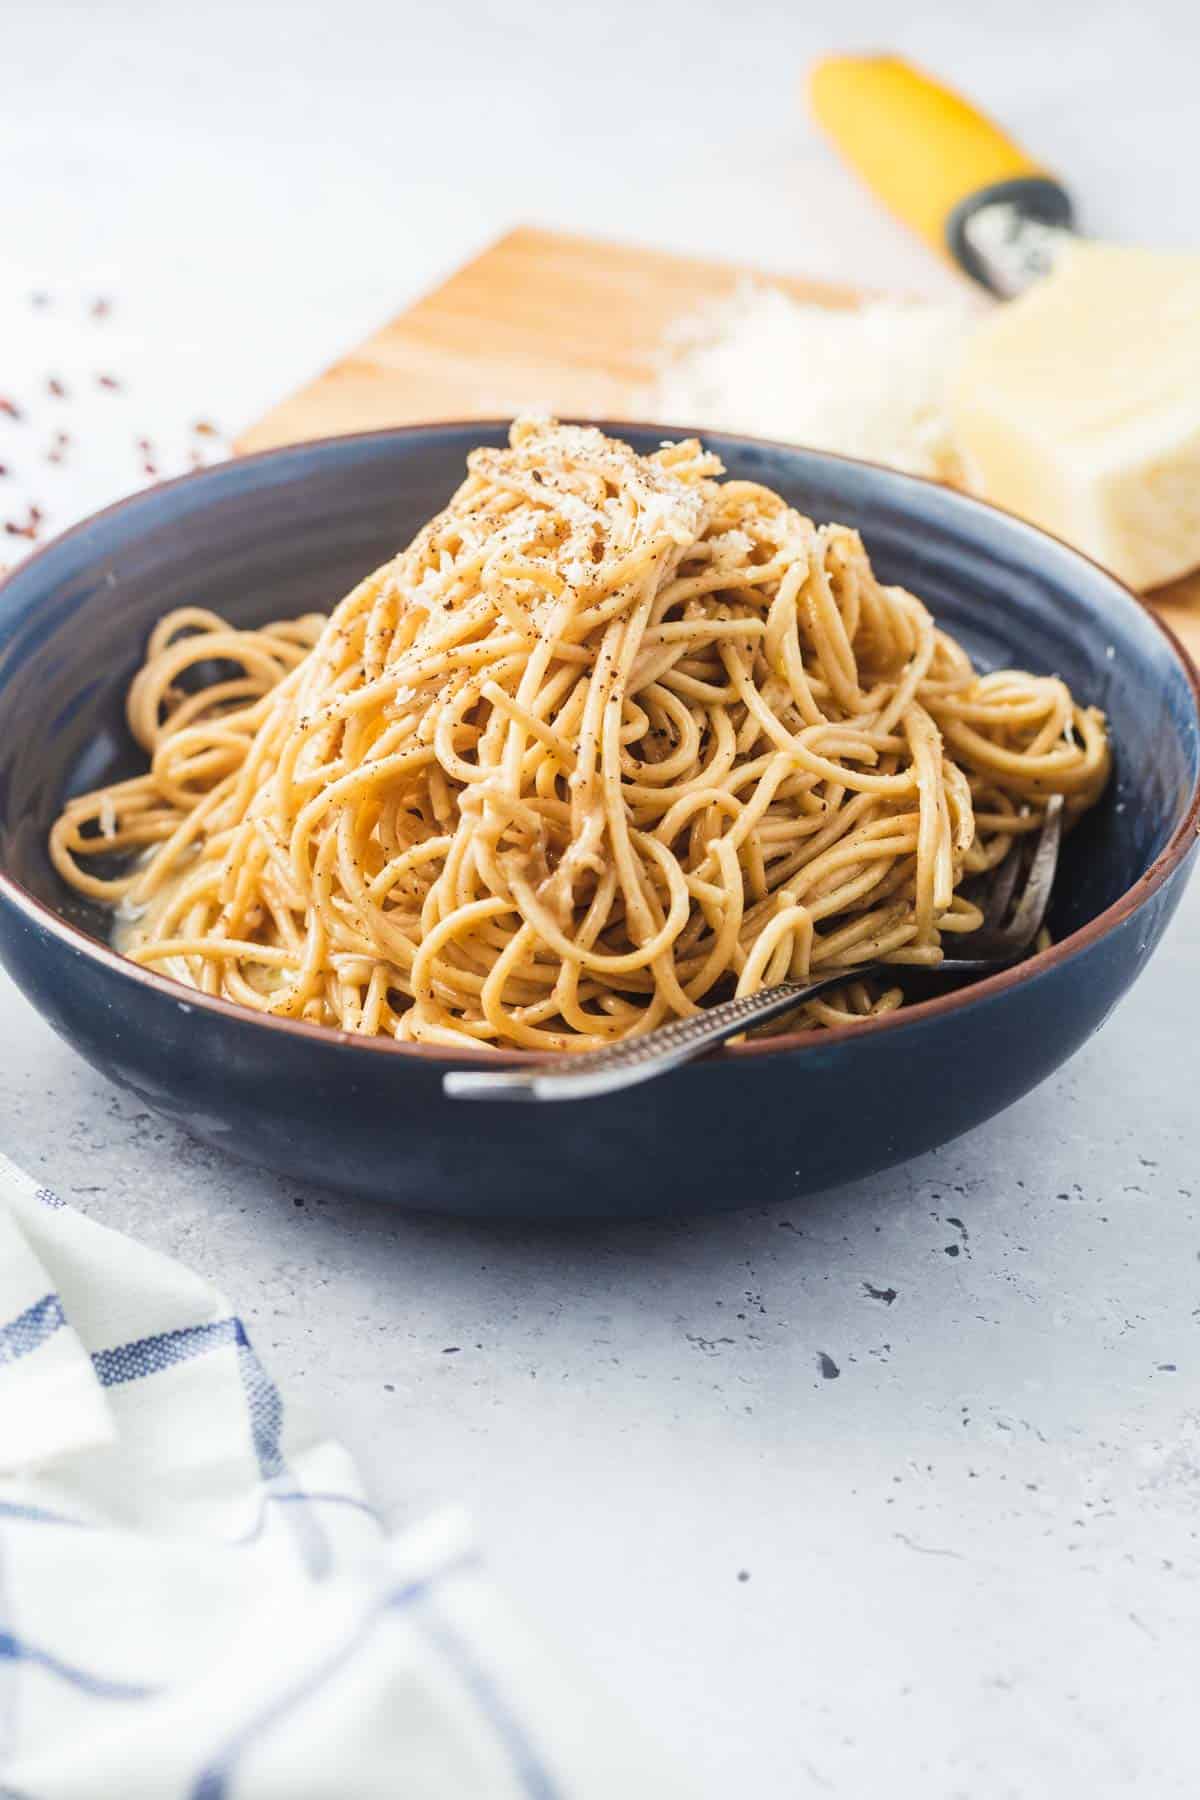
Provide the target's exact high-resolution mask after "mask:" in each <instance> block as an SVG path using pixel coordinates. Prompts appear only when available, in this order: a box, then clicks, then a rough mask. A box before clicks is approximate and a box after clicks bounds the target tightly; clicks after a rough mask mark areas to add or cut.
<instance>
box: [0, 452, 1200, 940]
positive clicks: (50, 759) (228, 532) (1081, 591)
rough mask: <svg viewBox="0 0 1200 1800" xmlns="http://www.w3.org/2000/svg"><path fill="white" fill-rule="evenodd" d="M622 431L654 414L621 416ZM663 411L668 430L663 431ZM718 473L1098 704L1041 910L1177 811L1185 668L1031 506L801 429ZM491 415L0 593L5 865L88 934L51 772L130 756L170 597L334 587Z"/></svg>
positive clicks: (75, 551)
mask: <svg viewBox="0 0 1200 1800" xmlns="http://www.w3.org/2000/svg"><path fill="white" fill-rule="evenodd" d="M614 429H617V430H619V431H620V432H621V434H622V435H623V436H625V437H626V438H628V439H630V440H631V441H632V442H633V443H634V444H635V445H637V447H638V448H642V449H649V448H652V447H654V445H655V444H657V443H658V442H659V441H661V438H662V437H663V436H664V435H671V434H669V433H667V432H666V431H665V430H664V429H662V428H659V429H645V428H642V429H634V428H632V427H628V426H619V427H614ZM674 435H678V433H675V434H674ZM706 436H707V441H708V442H709V443H710V444H711V445H712V447H713V448H714V449H716V450H717V451H718V452H719V453H720V455H721V456H722V457H723V459H724V461H725V464H726V467H727V468H728V470H729V472H730V473H731V474H733V475H736V476H738V477H741V478H744V479H750V480H755V481H761V482H764V483H766V484H767V485H769V486H771V487H773V488H776V489H777V490H779V491H780V492H781V493H783V494H784V495H786V497H787V498H788V499H789V500H790V501H792V502H793V503H794V504H795V505H796V506H798V507H799V508H801V510H803V511H804V512H807V513H809V514H810V515H812V516H813V517H814V518H816V519H818V520H829V519H837V520H840V521H842V522H844V523H846V524H850V525H854V526H856V527H857V528H858V529H859V530H860V531H861V532H862V534H863V537H864V540H865V542H866V546H867V549H868V551H869V553H870V555H871V557H872V560H873V563H874V565H875V568H876V570H877V572H878V573H879V575H880V576H881V578H882V579H884V580H885V581H889V582H897V583H900V584H902V585H903V586H905V587H908V588H911V589H912V590H913V592H914V593H916V594H918V595H919V596H920V597H921V599H923V600H924V601H925V602H926V603H927V604H928V605H929V607H930V608H931V610H932V611H933V612H934V614H935V616H936V617H937V619H938V620H939V622H940V623H941V624H943V625H944V626H945V627H946V628H947V629H948V630H949V631H950V632H952V633H953V634H954V635H955V636H956V637H958V638H959V639H961V641H962V642H963V643H964V644H965V645H966V646H967V648H968V649H969V650H970V652H971V654H972V655H973V656H974V657H975V658H976V660H977V662H978V663H979V664H980V665H981V666H983V667H985V668H997V667H1002V666H1005V665H1018V666H1022V667H1025V668H1029V669H1032V670H1034V671H1035V672H1039V673H1057V674H1059V675H1062V676H1063V677H1064V678H1065V679H1066V681H1067V682H1068V683H1069V684H1070V686H1071V687H1072V689H1073V691H1074V692H1075V694H1076V695H1077V697H1078V698H1079V699H1081V700H1082V701H1085V702H1088V703H1093V704H1096V705H1099V706H1101V707H1103V708H1104V709H1105V711H1106V712H1107V713H1108V716H1109V720H1110V724H1111V728H1112V733H1113V741H1114V746H1115V751H1116V775H1115V779H1114V782H1113V784H1112V785H1111V787H1110V789H1109V792H1108V794H1107V796H1106V798H1105V800H1104V801H1103V803H1102V804H1101V806H1100V807H1099V808H1098V809H1097V810H1096V811H1095V812H1094V813H1093V814H1091V815H1090V816H1089V817H1088V818H1087V819H1086V820H1085V821H1084V822H1083V824H1082V825H1081V826H1080V827H1079V828H1078V829H1077V830H1076V831H1075V832H1074V833H1073V834H1072V835H1071V837H1070V839H1069V840H1068V843H1067V846H1066V848H1065V851H1064V858H1063V866H1062V872H1061V874H1060V877H1059V881H1058V884H1057V888H1056V897H1055V903H1054V908H1053V913H1052V918H1051V927H1052V930H1053V932H1054V935H1055V936H1056V937H1060V938H1061V937H1063V936H1065V935H1066V934H1068V933H1069V932H1071V931H1073V930H1075V929H1077V928H1078V927H1079V926H1081V925H1084V924H1086V923H1087V922H1088V921H1089V920H1090V919H1092V918H1094V917H1095V916H1096V915H1097V914H1098V913H1100V912H1102V911H1103V910H1104V909H1105V908H1106V907H1107V906H1109V905H1111V904H1112V903H1113V902H1114V901H1115V900H1117V899H1119V898H1120V896H1121V895H1122V894H1123V893H1124V892H1125V891H1126V890H1127V889H1128V888H1129V887H1131V886H1132V885H1133V884H1134V883H1135V882H1136V881H1137V880H1138V878H1139V877H1140V876H1141V875H1143V874H1144V873H1145V871H1146V869H1147V868H1148V867H1149V865H1150V864H1151V862H1153V860H1154V858H1155V857H1156V856H1157V855H1158V854H1159V852H1160V851H1161V850H1162V849H1163V848H1164V847H1165V845H1166V843H1167V842H1168V840H1169V838H1170V837H1171V835H1172V833H1173V832H1174V831H1175V829H1176V828H1177V827H1178V825H1179V822H1180V820H1181V818H1182V817H1183V814H1184V812H1185V811H1186V808H1187V806H1188V803H1189V799H1190V796H1191V794H1192V791H1193V789H1194V787H1195V786H1196V782H1197V778H1198V773H1200V731H1198V727H1197V714H1196V704H1195V698H1194V694H1193V690H1192V686H1191V682H1190V679H1189V676H1188V673H1187V670H1186V668H1185V666H1184V664H1183V663H1182V661H1181V660H1180V658H1179V657H1178V656H1177V655H1176V653H1175V652H1174V651H1173V649H1172V648H1171V645H1170V644H1169V642H1168V640H1167V639H1166V637H1165V636H1164V634H1163V633H1162V632H1161V631H1160V629H1159V628H1158V626H1157V625H1156V624H1155V622H1154V621H1153V619H1151V618H1150V617H1149V616H1148V614H1147V613H1146V612H1145V611H1144V610H1143V609H1142V608H1141V607H1140V606H1139V605H1138V604H1137V603H1136V602H1135V601H1134V600H1132V599H1131V598H1130V596H1129V595H1128V594H1126V593H1125V592H1124V590H1122V589H1121V588H1120V587H1119V586H1118V584H1117V583H1115V582H1114V581H1112V580H1110V579H1109V577H1107V576H1106V575H1105V574H1103V572H1102V571H1101V570H1099V569H1097V568H1095V567H1093V566H1092V565H1091V564H1089V563H1087V562H1085V561H1084V560H1083V559H1082V558H1080V557H1077V556H1076V555H1074V553H1073V552H1071V551H1069V550H1067V549H1066V548H1065V547H1064V546H1062V545H1059V544H1056V543H1054V542H1053V541H1052V540H1050V539H1048V538H1046V537H1044V536H1042V535H1041V534H1040V533H1037V532H1035V531H1033V530H1032V529H1031V528H1029V527H1027V526H1024V525H1022V524H1020V523H1019V522H1018V521H1016V520H1013V519H1010V518H1008V517H1006V516H1005V515H1003V514H1000V513H997V512H993V511H991V510H990V509H988V508H986V507H981V506H977V505H975V504H974V503H972V502H969V501H965V500H963V499H962V498H961V497H960V496H958V495H955V494H952V493H948V492H946V491H944V490H942V489H940V488H937V487H934V486H932V485H930V484H928V483H924V482H918V481H913V480H909V479H908V478H906V477H904V476H900V475H896V474H893V473H891V472H890V471H887V470H884V469H879V468H874V467H871V466H869V465H865V464H859V463H854V462H851V461H847V460H844V459H840V458H835V457H826V456H821V455H818V454H816V453H814V452H806V451H799V450H789V449H785V448H782V447H777V446H772V445H764V444H758V443H753V442H747V441H746V440H742V439H737V438H727V437H722V436H720V435H715V434H706ZM503 437H504V428H503V427H502V426H480V425H474V424H472V425H466V426H444V427H422V428H417V429H412V430H404V431H397V432H388V433H376V434H371V435H369V436H364V437H356V438H344V439H340V440H328V441H326V442H323V443H320V444H314V445H307V446H301V447H299V448H297V449H294V450H287V451H280V452H275V453H272V454H270V455H267V456H263V457H257V458H250V459H247V460H246V461H244V462H240V463H233V464H229V465H226V466H223V467H221V468H219V469H215V470H211V471H208V472H206V473H205V474H203V475H200V476H195V477H192V478H189V479H188V480H187V481H184V482H181V483H176V484H171V485H168V486H166V487H163V488H160V489H157V490H151V491H150V492H148V493H146V494H144V495H141V496H138V497H137V498H136V499H134V500H132V501H129V502H127V503H125V504H123V505H122V506H119V507H117V508H114V509H112V510H111V511H110V512H108V513H106V514H101V515H99V516H98V517H97V518H95V519H94V520H92V521H90V522H88V523H87V524H86V525H84V526H81V527H79V528H78V529H77V530H76V531H74V532H71V533H68V534H67V536H66V537H65V538H62V539H60V540H59V541H58V542H57V543H56V544H54V545H52V546H50V547H49V548H48V549H47V550H46V551H44V552H43V553H42V554H41V555H40V556H38V557H36V558H34V559H33V560H31V561H30V562H29V563H28V564H27V565H25V566H23V567H22V568H20V569H18V570H17V571H16V573H15V574H14V575H13V576H11V577H10V578H9V580H8V582H7V583H6V585H5V587H4V589H3V592H2V593H0V869H2V870H3V871H4V872H5V873H6V874H8V875H10V876H12V877H13V878H15V879H16V880H17V881H18V882H19V883H20V884H21V885H22V886H23V887H25V888H26V889H28V890H29V892H30V893H32V894H33V895H34V896H35V897H36V898H37V899H39V900H41V901H43V902H44V903H45V904H47V905H48V906H50V907H51V908H52V909H53V910H54V911H56V912H57V913H59V914H60V915H61V916H63V917H64V918H66V919H68V920H70V921H71V922H72V923H73V924H76V925H78V926H80V927H81V928H82V929H83V930H84V931H86V932H87V933H88V934H89V935H91V936H94V937H98V938H101V939H106V938H107V933H108V918H107V915H106V914H104V913H103V912H102V911H101V910H100V909H98V908H95V907H92V906H90V905H89V904H88V903H86V902H84V901H81V900H80V899H79V898H78V896H76V895H74V894H73V893H72V892H71V891H70V890H69V889H67V888H66V886H65V885H64V883H63V882H62V881H61V880H60V879H59V877H58V876H57V875H56V873H55V871H54V869H53V868H52V866H51V864H50V861H49V858H48V856H47V853H46V833H47V830H48V828H49V826H50V823H51V821H52V820H53V818H54V815H55V813H56V811H57V809H58V806H59V804H60V801H61V799H62V797H63V796H64V795H65V794H69V793H74V792H78V791H82V790H83V789H86V788H89V787H93V786H95V785H96V784H97V783H98V782H101V781H104V780H108V779H111V778H113V777H114V776H117V775H122V774H130V773H134V772H135V771H137V770H138V769H139V768H140V766H141V760H140V756H139V753H138V752H137V751H136V749H135V747H134V746H133V745H132V744H131V742H130V739H129V737H128V734H127V732H126V729H125V724H124V717H123V710H122V707H123V696H124V691H125V688H126V686H127V684H128V681H129V679H130V676H131V675H132V673H133V671H134V669H135V668H136V666H137V664H138V661H139V657H140V653H141V649H142V646H143V644H144V642H145V639H146V637H147V634H148V632H149V631H150V628H151V627H152V625H153V624H154V623H155V621H156V620H157V619H158V618H159V616H160V615H161V614H162V613H164V612H166V611H168V610H169V609H170V608H172V607H177V606H182V605H193V606H202V607H209V608H211V609H213V610H214V611H216V612H219V613H221V614H223V615H224V616H225V617H226V618H228V619H230V620H231V621H232V622H234V623H235V624H239V625H243V624H254V623H262V622H264V621H265V620H268V619H275V618H283V617H288V616H291V615H293V614H297V613H302V612H306V611H311V610H316V611H327V610H329V608H330V607H331V606H332V605H333V604H335V603H336V601H337V600H338V599H340V597H341V596H342V595H343V594H344V593H345V592H346V591H347V590H348V589H349V588H350V587H351V586H352V585H353V583H354V582H355V581H357V580H358V579H359V578H361V577H362V576H363V575H364V574H366V573H367V572H368V571H369V570H371V569H372V568H374V567H376V566H377V565H378V564H379V563H380V562H382V561H384V560H385V559H386V558H387V557H389V556H391V555H392V554H393V553H394V552H395V551H396V550H397V549H398V548H399V547H400V546H401V545H403V544H404V543H405V542H406V541H407V540H408V539H409V538H410V537H411V536H412V534H413V532H414V531H415V530H416V529H417V528H418V526H420V525H421V524H422V523H424V521H425V520H426V519H427V518H428V517H429V516H430V515H431V514H432V513H433V512H435V511H436V510H437V509H438V508H439V507H440V506H442V505H443V504H444V503H445V501H446V500H447V499H448V497H449V495H450V494H451V492H452V491H453V489H454V487H455V486H456V484H457V482H458V481H459V480H460V479H461V476H462V472H463V465H464V459H465V456H466V452H467V450H468V449H469V448H470V447H471V446H472V445H473V444H476V443H481V442H484V443H499V442H501V441H503Z"/></svg>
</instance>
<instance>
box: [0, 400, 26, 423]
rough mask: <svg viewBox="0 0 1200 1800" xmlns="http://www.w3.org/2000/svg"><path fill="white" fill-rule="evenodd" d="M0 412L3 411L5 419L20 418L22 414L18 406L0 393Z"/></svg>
mask: <svg viewBox="0 0 1200 1800" xmlns="http://www.w3.org/2000/svg"><path fill="white" fill-rule="evenodd" d="M0 413H3V414H4V416H5V418H7V419H20V418H22V417H23V416H24V415H23V414H22V412H21V409H20V407H19V406H15V405H14V404H13V402H12V401H11V400H8V399H6V398H5V397H4V395H3V394H0Z"/></svg>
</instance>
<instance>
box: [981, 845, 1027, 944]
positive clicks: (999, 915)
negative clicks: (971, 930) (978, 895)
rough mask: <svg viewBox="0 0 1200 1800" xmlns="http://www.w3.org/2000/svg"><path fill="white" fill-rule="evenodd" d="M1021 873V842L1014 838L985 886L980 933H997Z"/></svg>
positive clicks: (1006, 914)
mask: <svg viewBox="0 0 1200 1800" xmlns="http://www.w3.org/2000/svg"><path fill="white" fill-rule="evenodd" d="M1020 872H1021V840H1020V838H1017V837H1014V838H1013V840H1012V843H1011V844H1010V845H1009V846H1008V850H1007V853H1006V854H1005V855H1004V856H1002V857H1001V859H1000V862H999V863H998V864H997V866H996V869H995V871H994V872H993V875H992V879H991V881H990V882H989V883H988V886H987V895H986V900H985V904H984V908H983V924H982V925H981V926H980V927H979V929H980V931H986V932H993V931H999V930H1000V928H1001V926H1002V925H1003V924H1004V921H1005V919H1006V918H1007V917H1008V909H1009V905H1010V903H1011V901H1012V897H1013V889H1014V888H1015V887H1016V885H1017V876H1018V875H1019V874H1020Z"/></svg>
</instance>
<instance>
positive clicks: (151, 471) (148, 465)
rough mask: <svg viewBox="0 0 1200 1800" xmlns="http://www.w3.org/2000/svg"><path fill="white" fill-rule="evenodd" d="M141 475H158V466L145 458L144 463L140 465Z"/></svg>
mask: <svg viewBox="0 0 1200 1800" xmlns="http://www.w3.org/2000/svg"><path fill="white" fill-rule="evenodd" d="M142 474H143V475H157V474H158V464H157V463H153V462H151V461H150V458H149V457H147V458H146V460H145V462H144V463H143V464H142Z"/></svg>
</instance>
